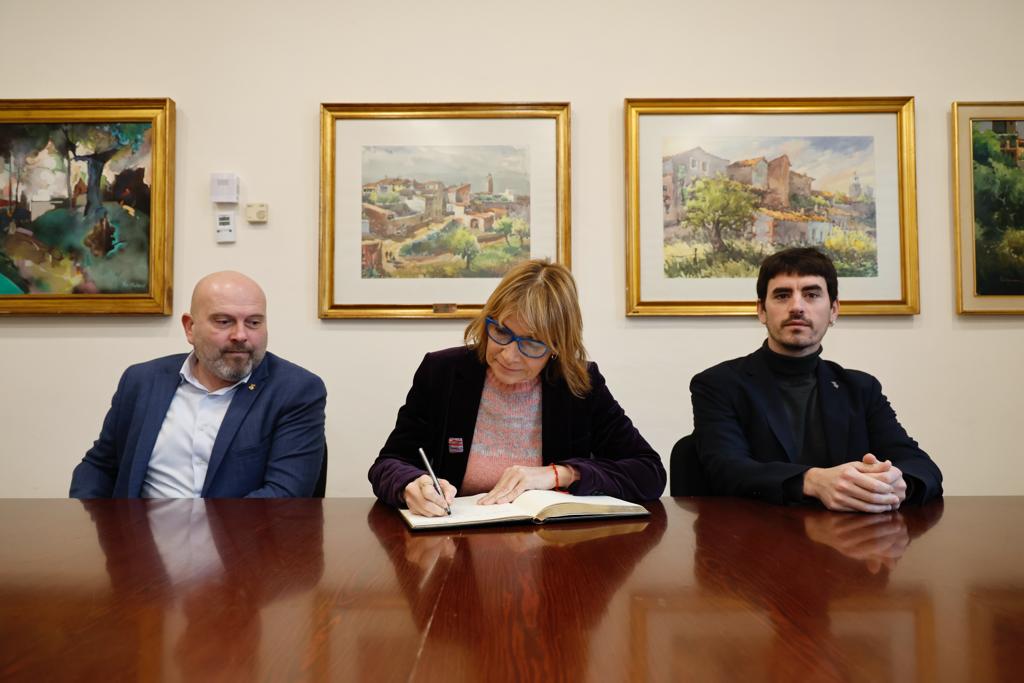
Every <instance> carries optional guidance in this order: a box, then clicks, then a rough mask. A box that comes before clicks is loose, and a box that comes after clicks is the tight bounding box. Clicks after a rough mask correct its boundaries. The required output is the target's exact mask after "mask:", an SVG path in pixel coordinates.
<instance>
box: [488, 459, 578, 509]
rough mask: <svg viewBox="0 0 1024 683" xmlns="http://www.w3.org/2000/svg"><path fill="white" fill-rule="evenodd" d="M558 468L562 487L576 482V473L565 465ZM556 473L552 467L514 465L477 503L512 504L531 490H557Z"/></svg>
mask: <svg viewBox="0 0 1024 683" xmlns="http://www.w3.org/2000/svg"><path fill="white" fill-rule="evenodd" d="M555 467H557V468H558V481H557V483H559V484H561V485H562V486H566V487H567V486H569V484H571V483H572V482H573V481H575V480H576V473H575V471H573V470H572V469H570V468H569V467H566V466H565V465H555ZM555 484H556V479H555V471H554V469H552V467H551V465H543V466H541V467H525V466H523V465H513V466H512V467H509V468H507V469H506V470H505V471H504V472H503V473H502V475H501V478H500V479H498V483H497V484H495V485H494V488H493V489H491V490H490V491H489V492H488V493H487V495H485V496H484V497H483V498H481V499H480V500H478V501H477V505H494V504H497V503H511V502H512V501H513V500H515V499H516V498H518V497H519V496H520V494H522V493H523V492H524V491H529V490H530V489H544V490H549V489H553V488H555Z"/></svg>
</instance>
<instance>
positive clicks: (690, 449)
mask: <svg viewBox="0 0 1024 683" xmlns="http://www.w3.org/2000/svg"><path fill="white" fill-rule="evenodd" d="M669 476H670V480H669V485H668V491H669V494H670V495H673V496H709V495H711V488H710V487H709V486H708V483H707V479H705V477H704V468H703V467H701V464H700V460H699V459H698V458H697V440H696V439H695V438H694V436H693V434H687V435H686V436H684V437H683V438H681V439H679V441H677V442H676V445H675V446H673V447H672V455H671V456H669Z"/></svg>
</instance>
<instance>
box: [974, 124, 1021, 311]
mask: <svg viewBox="0 0 1024 683" xmlns="http://www.w3.org/2000/svg"><path fill="white" fill-rule="evenodd" d="M971 142H972V156H971V161H972V164H971V166H972V176H973V181H974V182H973V191H974V259H975V277H976V280H977V281H976V283H975V289H976V293H977V294H979V295H997V296H998V295H1022V294H1024V121H993V120H989V121H984V120H973V121H972V125H971Z"/></svg>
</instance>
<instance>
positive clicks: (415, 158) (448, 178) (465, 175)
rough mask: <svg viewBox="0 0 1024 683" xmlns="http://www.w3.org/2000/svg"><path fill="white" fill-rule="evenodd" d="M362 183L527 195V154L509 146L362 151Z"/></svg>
mask: <svg viewBox="0 0 1024 683" xmlns="http://www.w3.org/2000/svg"><path fill="white" fill-rule="evenodd" d="M362 162H363V183H364V184H365V183H370V182H373V181H376V180H380V179H381V178H412V179H415V180H418V181H420V182H423V181H426V180H440V181H442V182H444V183H445V184H447V185H459V184H462V183H470V184H471V185H472V186H473V187H472V191H473V192H484V191H485V190H486V189H487V174H488V173H490V174H492V175H493V176H494V191H495V192H497V193H500V192H504V191H505V190H506V189H509V190H512V191H513V192H514V193H516V194H519V195H528V194H529V193H530V175H529V168H530V150H529V148H527V147H513V146H510V145H459V146H456V145H445V146H442V145H407V146H366V147H363V159H362Z"/></svg>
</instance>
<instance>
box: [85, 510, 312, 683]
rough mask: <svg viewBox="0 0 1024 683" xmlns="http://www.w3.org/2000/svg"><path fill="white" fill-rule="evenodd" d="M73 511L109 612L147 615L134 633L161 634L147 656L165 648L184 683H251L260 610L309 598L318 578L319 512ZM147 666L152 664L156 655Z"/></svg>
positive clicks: (151, 643)
mask: <svg viewBox="0 0 1024 683" xmlns="http://www.w3.org/2000/svg"><path fill="white" fill-rule="evenodd" d="M268 503H269V504H268ZM82 505H83V506H84V507H85V509H86V510H87V511H88V512H89V514H90V517H91V519H92V521H93V522H94V524H95V525H96V532H97V536H98V540H99V544H100V547H101V548H102V549H103V552H104V553H105V555H106V560H107V562H106V567H107V572H108V574H109V575H110V580H111V587H112V593H113V602H114V603H115V605H116V607H115V609H116V610H117V611H118V612H120V613H121V614H120V616H121V618H122V619H124V618H127V619H131V617H132V616H133V615H136V614H139V613H140V612H141V613H145V614H147V618H146V620H145V621H146V624H144V625H142V624H140V626H141V629H140V630H143V631H146V630H148V631H149V633H148V635H149V636H152V635H153V633H152V631H153V629H164V628H166V629H167V631H168V632H167V633H166V634H165V637H164V638H162V639H161V638H156V639H153V638H151V637H150V638H148V642H149V647H150V649H151V650H152V649H154V647H155V644H156V645H159V644H160V643H161V641H166V642H167V643H168V644H172V645H171V646H170V648H169V652H170V655H171V657H172V659H173V661H174V664H175V666H176V668H177V669H178V671H179V672H180V674H181V676H182V677H183V678H184V679H186V680H192V679H194V678H197V677H198V678H215V679H216V678H221V677H223V676H226V675H227V674H229V673H230V677H231V678H235V679H244V678H246V677H249V676H255V674H256V673H257V666H258V664H259V662H260V658H259V656H258V653H259V650H260V645H261V633H262V629H263V626H262V621H261V619H260V612H261V610H262V609H263V607H264V606H266V605H267V604H269V603H271V602H272V601H274V600H277V599H279V598H282V597H284V596H287V595H290V594H295V593H297V592H301V591H305V590H309V589H311V588H312V587H313V586H315V585H316V584H317V582H318V581H319V580H320V577H321V575H322V574H323V569H324V561H323V511H322V508H321V507H320V505H310V504H309V503H308V502H307V503H303V504H301V505H294V504H290V503H289V501H268V502H265V503H258V504H255V505H254V504H251V503H247V502H246V501H229V500H207V501H203V500H162V501H148V502H147V504H146V505H144V506H139V505H132V506H121V505H111V504H110V503H109V502H104V501H89V500H85V501H82ZM154 611H156V612H157V614H154ZM176 614H180V615H182V616H183V617H184V626H183V628H180V629H174V628H173V627H171V628H168V625H173V624H174V623H175V619H173V618H172V617H173V616H174V615H176ZM122 619H114V620H107V621H106V623H113V624H118V623H122ZM129 630H131V629H129ZM176 630H180V633H177V632H175V631H176ZM148 656H151V657H154V658H156V660H157V661H159V659H160V657H161V652H159V651H151V652H149V653H148ZM148 666H152V665H151V664H150V665H148Z"/></svg>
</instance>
